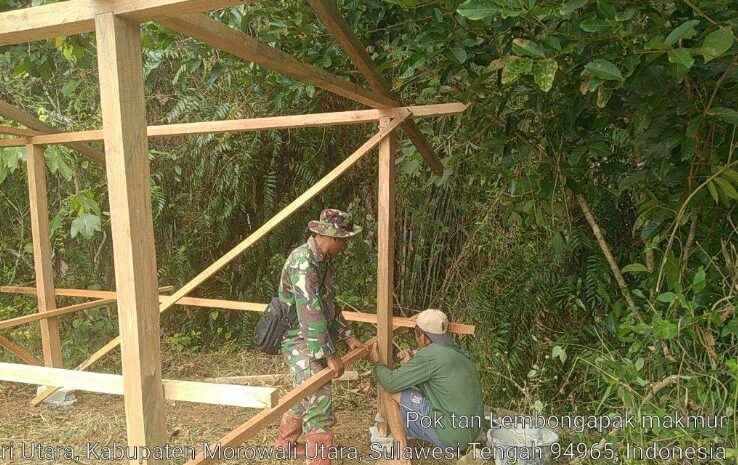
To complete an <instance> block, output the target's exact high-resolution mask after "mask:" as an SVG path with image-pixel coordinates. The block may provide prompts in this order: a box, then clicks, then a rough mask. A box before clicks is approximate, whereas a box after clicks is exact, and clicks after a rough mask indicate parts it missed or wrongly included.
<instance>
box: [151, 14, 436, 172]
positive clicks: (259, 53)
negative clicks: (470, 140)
mask: <svg viewBox="0 0 738 465" xmlns="http://www.w3.org/2000/svg"><path fill="white" fill-rule="evenodd" d="M334 10H335V8H334ZM339 17H340V15H339ZM341 19H342V18H341ZM158 22H159V23H161V24H163V25H165V26H167V27H169V28H170V29H173V30H175V31H177V32H180V33H182V34H185V35H187V36H190V37H192V38H194V39H197V40H199V41H201V42H203V43H204V44H207V45H209V46H210V47H212V48H215V49H218V50H222V51H225V52H228V53H230V54H232V55H234V56H236V57H239V58H241V59H244V60H247V61H252V62H254V63H257V64H260V65H262V66H265V67H267V68H269V69H272V70H274V71H277V72H279V73H282V74H284V75H287V76H290V77H292V78H295V79H298V80H300V81H304V82H308V83H311V84H313V85H315V86H316V87H320V88H322V89H325V90H327V91H329V92H333V93H334V94H337V95H341V96H343V97H346V98H348V99H351V100H353V101H355V102H358V103H362V104H365V105H369V106H371V107H373V108H386V107H400V106H402V105H401V104H400V102H399V100H398V99H397V98H396V97H395V96H394V95H392V93H391V92H390V91H389V85H388V84H387V83H386V81H384V80H383V78H382V77H381V76H379V75H378V74H377V73H375V72H374V71H373V70H374V67H373V64H372V67H371V70H372V71H371V72H369V71H368V69H365V71H366V72H367V73H368V74H367V75H365V76H369V77H370V78H371V80H370V83H373V84H376V85H377V86H378V87H375V88H374V89H373V92H368V91H366V90H365V89H364V88H362V87H360V86H357V85H356V84H353V83H351V82H349V81H347V80H346V79H343V78H339V77H337V76H334V75H332V74H330V73H328V72H326V71H324V70H322V69H321V68H318V67H316V66H313V65H309V64H307V63H304V62H301V61H299V60H297V59H296V58H294V57H292V56H291V55H289V54H287V53H285V52H282V51H281V50H278V49H276V48H274V47H270V46H268V45H264V44H262V43H260V42H259V41H257V40H256V39H254V38H253V37H250V36H247V35H246V34H244V33H242V32H239V31H236V30H235V29H233V28H230V27H228V26H226V25H225V24H223V23H220V22H219V21H216V20H214V19H212V18H209V17H207V16H205V15H201V14H200V15H190V16H187V17H183V18H165V19H161V20H159V21H158ZM343 23H344V24H345V21H344V22H343ZM345 30H346V31H347V34H342V35H341V37H347V38H350V37H354V38H355V36H354V35H353V34H352V33H351V32H350V30H349V29H348V26H347V25H346V28H345ZM349 40H350V39H349ZM357 40H358V39H357ZM351 50H357V51H359V52H357V53H361V51H363V50H364V49H363V48H362V47H361V46H360V45H357V46H355V47H351ZM363 55H364V57H363V58H362V59H360V58H359V57H358V55H357V57H356V58H355V57H353V56H352V58H355V61H356V60H359V61H360V62H361V63H371V58H369V56H368V55H367V54H366V51H363ZM380 84H381V85H380ZM367 98H368V99H367ZM402 129H403V131H405V133H406V134H407V136H408V138H409V139H410V141H411V142H412V143H413V144H415V146H416V147H417V149H418V151H419V152H420V153H421V155H422V156H423V158H424V159H425V160H426V162H427V163H428V164H429V165H430V167H431V169H432V170H433V172H435V173H436V174H441V173H442V172H443V165H442V164H441V162H440V161H439V160H438V158H437V157H436V156H435V154H434V153H433V149H432V148H431V147H430V145H429V144H428V142H427V141H426V140H425V138H424V137H423V135H422V134H421V132H420V129H419V128H418V127H417V125H416V124H415V123H414V122H413V121H411V120H408V121H405V122H403V124H402Z"/></svg>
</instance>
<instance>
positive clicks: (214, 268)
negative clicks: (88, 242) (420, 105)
mask: <svg viewBox="0 0 738 465" xmlns="http://www.w3.org/2000/svg"><path fill="white" fill-rule="evenodd" d="M408 116H410V112H409V111H407V110H405V113H404V114H403V115H402V116H400V117H397V118H395V119H393V120H392V123H391V124H390V125H388V126H387V127H386V128H385V130H381V131H379V132H378V133H377V134H375V135H374V136H373V137H372V138H370V139H369V140H368V141H366V142H365V143H364V144H363V145H362V146H361V147H359V148H358V149H357V150H356V151H355V152H354V153H353V154H351V155H350V156H349V157H348V158H346V159H345V160H344V161H343V162H341V164H339V165H338V166H337V167H336V168H334V169H333V170H332V171H331V172H330V173H328V174H327V175H325V176H324V177H323V178H322V179H321V180H319V181H318V182H317V183H315V184H314V185H313V186H312V187H310V189H308V190H307V191H305V192H304V193H303V194H302V195H300V196H299V197H298V198H297V199H295V200H293V201H292V203H290V204H289V205H287V206H286V207H285V208H283V209H282V210H281V211H280V212H279V213H277V214H276V215H275V216H273V217H272V218H271V219H270V220H269V221H267V222H266V223H265V224H264V225H262V226H261V227H260V228H259V229H257V230H256V231H254V232H253V233H252V234H251V235H250V236H249V237H247V238H246V239H244V240H243V241H242V242H241V243H239V244H238V245H236V246H235V247H234V248H233V249H231V250H230V251H229V252H227V253H226V254H225V255H224V256H222V257H221V258H220V259H218V260H217V261H216V262H215V263H213V264H212V265H210V266H209V267H207V268H206V269H205V270H203V271H202V272H200V274H198V275H197V276H195V278H193V279H192V280H191V281H190V282H188V283H187V284H185V285H184V286H182V287H181V288H180V289H179V290H177V291H176V292H175V293H174V294H172V296H171V297H167V298H166V299H165V300H164V301H163V302H162V303H160V304H159V312H164V311H166V310H168V309H169V308H171V307H172V306H173V305H174V304H176V303H177V302H178V301H179V300H180V299H182V298H183V297H185V296H186V295H187V294H189V293H190V292H192V291H193V290H194V289H195V288H196V287H197V286H199V285H200V284H202V283H203V282H205V281H206V280H207V279H208V278H210V277H211V276H212V275H213V274H215V273H217V272H218V271H219V270H220V269H221V268H223V267H224V266H226V265H227V264H228V263H230V262H231V261H233V260H234V259H235V258H236V257H238V256H239V255H240V254H241V253H243V252H244V251H245V250H246V249H248V248H249V247H251V246H252V245H253V244H254V243H256V241H258V240H259V239H261V238H262V237H264V236H265V235H266V234H267V233H268V232H269V231H271V230H272V229H274V228H275V227H276V226H277V225H278V224H280V223H281V222H282V221H284V220H285V219H287V218H288V217H289V216H290V215H292V214H293V213H294V212H296V211H297V210H298V209H299V208H300V207H302V206H303V205H304V204H305V203H307V202H308V201H309V200H310V199H312V198H313V197H315V196H316V195H317V194H318V193H320V192H321V191H322V190H323V189H325V188H326V187H327V186H328V185H329V184H330V183H332V182H333V181H335V180H336V179H338V178H339V177H340V176H341V175H342V174H343V173H344V172H346V171H347V170H348V169H349V168H351V167H352V166H354V165H355V164H356V163H357V162H358V161H359V160H360V159H361V158H362V157H363V156H364V155H366V153H367V152H369V151H370V150H371V149H372V148H374V147H375V146H376V145H377V144H378V143H379V141H381V140H382V138H384V136H386V135H387V134H388V133H390V132H391V131H392V130H394V129H395V128H396V127H397V126H398V125H399V124H400V122H401V121H404V120H405V119H406V118H407V117H408ZM144 140H145V139H144ZM108 178H110V176H108ZM149 211H150V209H149ZM119 313H120V312H119ZM119 344H120V336H118V337H116V338H114V339H113V340H111V341H110V342H108V343H107V344H105V345H104V346H103V347H102V348H100V349H99V350H98V351H97V352H95V353H94V354H92V355H91V356H90V357H89V358H88V359H87V360H85V361H84V362H82V363H81V364H79V365H78V366H77V368H75V369H76V370H80V371H82V370H86V369H87V368H89V367H90V366H92V365H93V364H94V363H95V362H97V361H98V360H100V359H101V358H103V357H104V356H105V355H107V354H108V353H109V352H110V351H111V350H113V349H115V348H116V347H118V345H119ZM55 391H56V388H55V387H50V388H48V389H46V390H45V391H44V392H42V393H40V394H39V395H37V396H36V397H34V398H33V399H31V405H38V404H39V403H40V402H42V401H43V400H44V399H46V398H47V397H49V396H50V395H51V394H53V393H54V392H55Z"/></svg>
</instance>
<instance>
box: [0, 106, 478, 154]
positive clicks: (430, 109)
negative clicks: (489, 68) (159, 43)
mask: <svg viewBox="0 0 738 465" xmlns="http://www.w3.org/2000/svg"><path fill="white" fill-rule="evenodd" d="M405 109H407V110H408V111H410V113H412V116H413V117H416V118H427V117H433V116H445V115H455V114H458V113H461V112H462V111H464V110H465V109H466V106H465V105H464V104H463V103H440V104H434V105H418V106H409V107H398V108H384V109H377V110H353V111H337V112H330V113H312V114H307V115H288V116H271V117H266V118H248V119H237V120H225V121H204V122H198V123H179V124H164V125H155V126H149V127H148V128H147V135H148V136H149V137H176V136H189V135H197V134H218V133H224V132H251V131H261V130H267V129H290V128H311V127H325V126H335V125H341V124H361V123H371V122H376V121H379V120H380V119H381V118H384V117H389V118H396V117H398V116H399V115H400V114H401V113H402V112H403V111H404V110H405ZM102 139H103V132H102V130H101V129H93V130H90V131H75V132H62V133H57V134H42V135H37V136H33V137H22V138H14V139H0V147H20V146H24V145H26V144H29V143H30V144H34V145H48V144H69V143H70V142H72V141H76V142H80V141H85V142H89V141H97V140H102Z"/></svg>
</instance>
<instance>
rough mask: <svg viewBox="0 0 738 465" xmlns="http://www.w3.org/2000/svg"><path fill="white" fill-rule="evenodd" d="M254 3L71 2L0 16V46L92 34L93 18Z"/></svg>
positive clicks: (165, 0)
mask: <svg viewBox="0 0 738 465" xmlns="http://www.w3.org/2000/svg"><path fill="white" fill-rule="evenodd" d="M253 1H255V0H105V1H101V0H71V1H64V2H59V3H52V4H48V5H41V6H34V7H30V8H22V9H17V10H11V11H6V12H4V13H0V46H3V45H10V44H17V43H22V42H29V41H33V40H44V39H51V38H54V37H59V36H68V35H74V34H81V33H83V32H92V31H94V30H95V16H96V15H98V14H103V13H113V14H116V15H121V16H125V17H127V18H129V19H132V20H135V21H147V20H150V19H154V18H158V17H160V16H166V15H175V16H176V15H184V14H188V13H196V12H201V11H208V10H216V9H220V8H227V7H231V6H236V5H242V4H245V3H252V2H253Z"/></svg>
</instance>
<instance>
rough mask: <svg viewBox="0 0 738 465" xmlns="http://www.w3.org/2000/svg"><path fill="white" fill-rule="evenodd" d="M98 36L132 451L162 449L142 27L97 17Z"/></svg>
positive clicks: (109, 15) (162, 405) (110, 17)
mask: <svg viewBox="0 0 738 465" xmlns="http://www.w3.org/2000/svg"><path fill="white" fill-rule="evenodd" d="M152 3H155V2H152ZM95 31H96V36H97V58H98V69H99V73H100V102H101V106H102V116H103V131H104V132H105V150H106V164H105V166H106V170H107V179H108V192H109V203H110V223H111V224H110V226H111V227H110V229H111V232H112V239H113V257H114V262H115V283H116V288H117V289H118V291H117V300H118V321H119V323H118V326H119V332H120V338H121V365H122V368H123V392H124V404H125V411H126V427H127V428H126V429H127V431H128V446H129V447H155V446H163V445H164V444H165V443H166V442H165V441H166V434H165V426H164V424H165V402H164V395H163V390H162V389H161V386H162V381H161V379H162V376H161V353H160V347H159V312H158V311H157V268H156V249H155V248H154V225H153V218H152V212H151V174H150V167H149V149H148V141H147V138H146V104H145V102H144V83H143V73H142V71H141V70H142V66H143V65H142V58H141V53H142V52H141V34H140V28H139V24H138V23H137V22H135V21H132V20H128V19H125V18H122V17H120V16H115V15H114V14H113V13H104V14H100V15H98V16H96V17H95ZM143 463H145V464H157V463H161V461H160V460H156V459H153V458H151V459H146V460H143Z"/></svg>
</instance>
